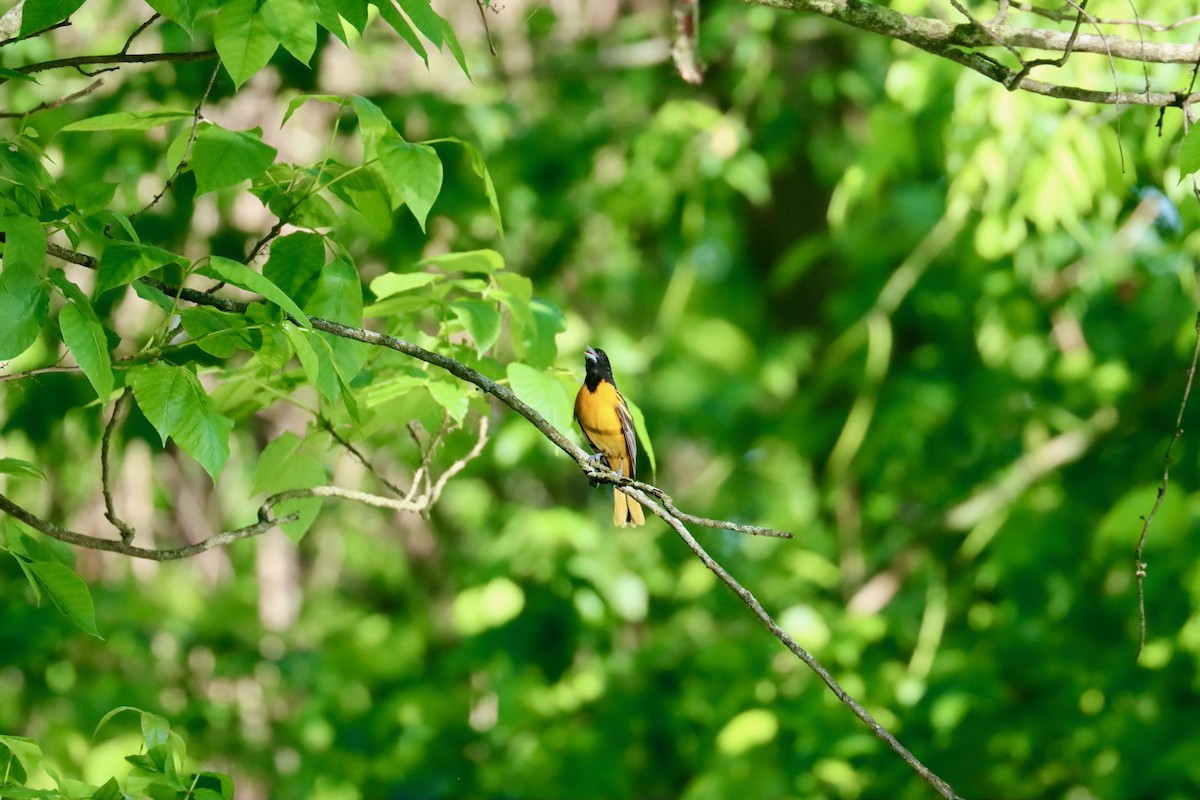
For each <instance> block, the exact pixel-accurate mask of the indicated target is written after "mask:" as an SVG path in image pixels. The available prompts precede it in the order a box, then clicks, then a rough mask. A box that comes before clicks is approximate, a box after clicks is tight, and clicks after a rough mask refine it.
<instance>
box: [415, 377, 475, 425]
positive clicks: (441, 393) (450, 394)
mask: <svg viewBox="0 0 1200 800" xmlns="http://www.w3.org/2000/svg"><path fill="white" fill-rule="evenodd" d="M425 388H427V389H428V390H429V393H430V394H431V395H433V399H434V400H436V401H437V404H438V405H439V406H441V407H442V408H444V409H446V413H448V414H449V415H450V416H451V417H453V418H454V421H455V422H457V423H458V424H459V425H461V424H462V421H463V420H464V419H465V418H466V416H467V404H468V403H469V402H470V399H471V392H472V391H473V389H472V388H471V387H470V385H469V384H466V383H461V382H456V381H442V380H431V381H430V382H429V383H428V384H426V386H425Z"/></svg>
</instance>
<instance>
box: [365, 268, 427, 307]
mask: <svg viewBox="0 0 1200 800" xmlns="http://www.w3.org/2000/svg"><path fill="white" fill-rule="evenodd" d="M441 278H442V276H441V275H438V274H436V273H433V272H389V273H387V274H385V275H380V276H379V277H378V278H376V279H375V280H373V281H371V293H372V294H374V295H375V296H376V297H377V298H379V299H380V300H382V299H383V298H385V297H391V296H392V295H394V294H400V293H401V292H408V291H412V290H413V289H420V288H421V287H422V286H428V285H429V284H431V283H434V282H435V281H439V280H441Z"/></svg>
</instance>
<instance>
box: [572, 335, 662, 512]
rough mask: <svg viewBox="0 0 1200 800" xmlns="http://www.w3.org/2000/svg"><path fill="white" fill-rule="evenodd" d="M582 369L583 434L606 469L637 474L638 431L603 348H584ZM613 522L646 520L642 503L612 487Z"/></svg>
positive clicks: (578, 410) (579, 406)
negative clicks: (606, 466)
mask: <svg viewBox="0 0 1200 800" xmlns="http://www.w3.org/2000/svg"><path fill="white" fill-rule="evenodd" d="M584 369H585V370H586V375H585V376H584V379H583V386H581V387H579V394H577V395H575V421H576V422H578V423H579V427H580V429H582V430H583V438H584V439H586V440H587V443H588V444H589V445H590V446H591V448H592V450H593V451H594V452H595V453H596V454H597V455H598V456H599V457H601V458H603V459H604V463H605V464H607V465H608V467H609V469H611V470H612V471H613V472H616V473H619V474H621V475H624V476H626V477H628V478H636V477H637V435H636V434H635V433H634V430H633V417H631V416H630V415H629V406H627V405H626V404H625V398H624V397H622V396H621V393H620V392H618V391H617V383H616V381H615V380H613V373H612V365H611V364H610V363H609V361H608V356H607V355H606V354H605V352H604V351H603V350H597V349H595V348H592V347H588V348H586V349H585V350H584ZM613 523H614V524H615V525H616V526H617V527H620V528H624V527H625V526H626V525H633V526H635V527H636V526H638V525H644V524H646V517H645V515H644V514H643V513H642V507H641V505H640V504H639V503H638V502H637V501H636V500H634V499H632V498H630V497H629V496H628V495H626V494H625V493H624V492H620V491H617V489H616V488H615V487H614V488H613Z"/></svg>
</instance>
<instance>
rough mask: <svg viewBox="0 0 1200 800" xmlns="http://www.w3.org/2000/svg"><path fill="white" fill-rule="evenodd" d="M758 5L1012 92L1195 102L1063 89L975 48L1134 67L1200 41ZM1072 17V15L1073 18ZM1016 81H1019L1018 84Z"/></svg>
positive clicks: (806, 0) (1181, 53) (1195, 47)
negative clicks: (908, 50) (830, 22)
mask: <svg viewBox="0 0 1200 800" xmlns="http://www.w3.org/2000/svg"><path fill="white" fill-rule="evenodd" d="M747 2H750V3H755V4H757V5H765V6H770V7H772V8H782V9H787V10H790V11H802V12H811V13H815V14H820V15H821V16H824V17H828V18H830V19H834V20H837V21H839V22H843V23H845V24H847V25H850V26H852V27H855V28H858V29H859V30H863V31H868V32H870V33H877V34H880V35H882V36H887V37H888V38H891V39H897V40H899V41H902V42H907V43H908V44H911V45H913V46H914V47H918V48H920V49H922V50H924V51H925V52H927V53H932V54H933V55H936V56H940V57H942V58H946V59H949V60H950V61H953V62H955V63H957V64H961V65H962V66H964V67H967V68H969V69H972V70H974V71H976V72H978V73H979V74H981V75H983V76H985V77H987V78H989V79H991V80H994V81H996V82H997V83H1000V84H1002V85H1004V86H1006V87H1009V88H1011V89H1022V90H1025V91H1027V92H1032V93H1034V94H1042V95H1046V96H1048V97H1056V98H1059V99H1063V100H1075V101H1079V102H1086V103H1104V104H1123V105H1148V106H1169V107H1175V108H1180V107H1182V106H1183V105H1185V104H1186V103H1189V102H1192V101H1194V100H1196V99H1200V98H1198V97H1197V96H1196V95H1193V94H1191V93H1187V94H1185V93H1181V92H1149V91H1146V92H1127V91H1123V90H1120V89H1117V90H1114V91H1101V90H1096V89H1085V88H1081V87H1076V86H1062V85H1059V84H1054V83H1047V82H1044V81H1036V80H1033V79H1032V78H1029V77H1019V72H1018V71H1016V70H1012V69H1009V68H1008V67H1006V66H1004V65H1003V64H1001V63H999V62H998V61H996V60H995V59H993V58H991V57H990V56H988V55H987V54H986V53H981V52H974V51H975V50H976V49H978V48H987V47H996V46H1002V47H1006V48H1029V49H1033V50H1044V51H1051V52H1056V53H1066V52H1068V51H1070V52H1073V53H1094V54H1097V55H1107V56H1109V57H1110V58H1119V59H1124V60H1128V61H1136V62H1139V63H1157V64H1191V63H1194V62H1195V61H1196V60H1197V59H1198V58H1200V43H1191V44H1174V43H1167V42H1154V43H1146V42H1143V41H1137V40H1133V39H1125V38H1121V37H1113V36H1103V35H1093V34H1082V33H1078V32H1077V31H1072V32H1071V33H1065V32H1062V31H1052V30H1042V29H1039V28H1022V27H1016V26H1012V25H1007V24H1005V23H1004V22H1003V20H1002V19H1000V18H999V15H997V17H998V18H997V19H994V20H992V21H990V22H984V21H979V20H976V21H975V22H968V23H967V24H962V25H955V24H952V23H950V22H947V21H945V20H941V19H934V18H930V17H917V16H912V15H909V14H902V13H900V12H898V11H895V10H893V9H891V8H886V7H884V6H880V5H876V4H874V3H868V2H862V1H861V0H747ZM1074 16H1075V15H1074V14H1073V15H1071V17H1074ZM1018 77H1019V80H1018Z"/></svg>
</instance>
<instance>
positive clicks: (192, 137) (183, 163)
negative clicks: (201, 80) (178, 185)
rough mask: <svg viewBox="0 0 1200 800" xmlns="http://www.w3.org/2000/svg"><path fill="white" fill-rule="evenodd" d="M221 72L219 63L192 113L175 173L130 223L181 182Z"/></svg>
mask: <svg viewBox="0 0 1200 800" xmlns="http://www.w3.org/2000/svg"><path fill="white" fill-rule="evenodd" d="M220 71H221V62H220V61H218V62H217V64H216V66H215V67H213V71H212V75H210V76H209V77H208V85H207V86H205V87H204V94H202V95H200V102H198V103H196V108H195V110H194V111H193V112H192V131H191V133H190V134H188V140H187V146H186V147H184V148H183V156H182V157H180V159H179V164H177V165H176V167H175V171H174V172H172V173H171V177H169V178H167V182H166V183H164V184H163V188H162V191H160V192H159V193H158V194H156V195H154V197H153V198H151V200H150V202H149V203H147V204H146V206H145V207H144V208H142V209H140V210H138V211H135V212H133V213H132V214H130V215H129V221H130V222H133V221H134V220H135V219H137V218H138V217H140V216H141V215H142V214H145V213H146V212H147V211H149V210H150V209H152V208H154V207H155V206H156V205H158V201H159V200H162V199H163V197H164V196H165V195H166V193H167V192H169V191H171V188H172V187H174V186H175V181H177V180H179V176H180V175H182V174H183V171H184V169H186V168H187V163H188V159H189V158H191V157H192V148H193V147H194V146H195V144H196V135H197V133H198V132H199V130H200V120H201V119H203V118H204V117H203V115H202V114H201V113H200V111H201V109H203V108H204V104H205V102H207V101H208V95H209V93H211V92H212V88H213V85H214V84H215V83H216V82H217V75H218V74H219V73H220Z"/></svg>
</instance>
